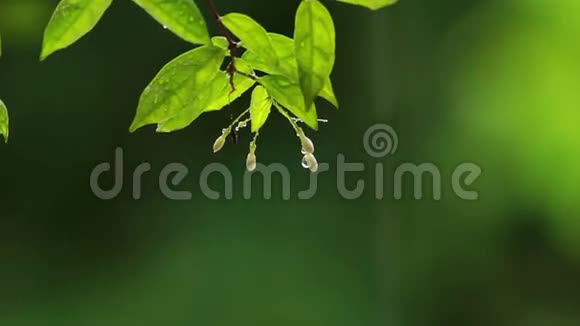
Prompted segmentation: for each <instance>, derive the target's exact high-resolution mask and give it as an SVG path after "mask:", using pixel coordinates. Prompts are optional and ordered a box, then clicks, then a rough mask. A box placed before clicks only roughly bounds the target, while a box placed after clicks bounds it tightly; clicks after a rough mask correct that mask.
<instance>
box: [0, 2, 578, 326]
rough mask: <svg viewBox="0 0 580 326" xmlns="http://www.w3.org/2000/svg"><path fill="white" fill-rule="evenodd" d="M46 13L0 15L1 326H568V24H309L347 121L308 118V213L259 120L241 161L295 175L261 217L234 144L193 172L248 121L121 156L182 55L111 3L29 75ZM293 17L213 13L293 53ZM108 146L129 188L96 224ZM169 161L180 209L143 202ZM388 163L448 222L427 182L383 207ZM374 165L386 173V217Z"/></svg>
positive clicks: (573, 200) (498, 15)
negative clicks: (317, 27) (320, 165)
mask: <svg viewBox="0 0 580 326" xmlns="http://www.w3.org/2000/svg"><path fill="white" fill-rule="evenodd" d="M57 2H58V1H56V0H50V1H48V0H3V1H2V2H1V3H0V31H1V32H2V36H3V43H4V51H3V52H4V54H3V58H2V60H1V61H0V97H1V98H2V99H3V101H4V102H5V103H6V104H7V105H8V107H9V109H10V115H11V139H10V142H9V143H8V144H7V145H0V159H1V160H0V180H1V183H0V184H1V187H0V204H1V209H0V216H1V218H0V325H6V326H13V325H59V326H63V325H67V326H68V325H71V326H72V325H112V326H114V325H132V324H138V325H160V324H162V323H164V324H166V325H253V326H258V325H316V326H321V325H333V326H336V325H339V326H343V325H344V326H346V325H349V326H350V325H353V326H354V325H356V326H361V325H365V326H366V325H377V326H380V325H389V326H390V325H393V326H398V325H405V326H407V325H409V326H414V325H417V326H425V325H513V326H518V325H522V326H529V325H533V326H535V325H538V326H544V325H559V326H567V325H579V324H580V310H579V309H578V308H579V307H580V294H579V293H580V201H579V194H580V186H579V184H580V170H579V169H578V168H579V166H580V164H579V163H580V130H579V128H578V124H579V123H580V45H579V44H580V43H579V42H578V40H579V36H580V19H579V13H580V2H578V1H576V0H552V1H543V0H508V1H506V0H485V1H483V0H473V1H463V0H447V1H428V0H421V1H419V0H416V1H412V0H401V1H400V3H398V4H397V5H395V6H393V7H389V8H387V9H384V10H382V11H380V12H370V11H367V10H365V9H362V8H357V7H352V6H348V5H345V4H340V3H334V2H331V1H327V5H328V7H329V8H330V10H331V11H332V12H333V14H334V16H335V23H336V25H337V33H338V49H337V53H338V54H337V55H338V58H337V66H336V69H335V72H334V75H333V77H334V83H335V88H336V91H337V94H338V96H339V99H340V100H341V105H342V106H341V109H340V110H339V111H336V110H333V109H332V108H331V107H330V106H329V105H326V104H321V105H320V112H321V114H320V115H321V116H323V117H325V118H328V119H329V120H330V123H328V124H324V125H323V127H322V128H321V130H320V132H318V133H316V134H314V133H310V134H311V135H312V138H313V139H314V141H315V144H316V145H317V157H318V158H319V160H320V161H324V162H329V163H331V167H332V168H331V172H330V173H326V174H323V175H321V176H320V189H319V191H318V194H317V195H316V197H315V198H314V199H312V200H307V201H300V200H298V199H296V193H297V192H298V191H299V190H302V189H304V188H306V185H307V184H308V178H309V176H308V174H307V173H306V172H305V170H304V169H302V168H301V167H300V164H299V162H300V154H299V153H298V152H297V144H296V138H295V137H294V136H293V134H292V132H291V130H290V128H289V126H288V125H287V124H286V123H285V122H284V120H283V118H281V117H280V116H279V115H277V114H273V115H272V118H271V120H270V121H269V123H268V125H267V126H266V128H265V129H264V131H263V133H262V137H261V142H260V148H259V153H258V154H259V156H258V158H259V160H260V161H261V162H263V163H274V162H282V163H286V164H287V165H288V166H289V167H291V171H292V200H290V201H284V200H282V198H281V194H280V192H281V191H280V190H276V188H275V190H274V196H273V199H271V200H264V199H261V193H262V192H261V188H260V187H255V189H254V196H253V199H251V200H243V197H242V191H241V178H242V175H243V172H244V160H245V154H246V151H247V147H246V145H245V144H246V143H247V142H249V140H250V139H249V137H250V136H249V135H248V133H247V131H246V132H245V133H242V144H241V145H238V146H234V145H228V146H227V147H226V148H225V149H224V150H223V151H222V152H220V153H219V154H217V155H213V154H211V145H212V143H213V141H214V140H215V138H216V136H217V135H219V132H220V130H221V128H222V127H224V126H226V125H227V124H228V121H229V117H230V113H231V112H239V111H240V110H242V109H243V108H245V106H246V105H247V102H248V99H247V98H246V99H245V100H242V101H240V102H237V103H236V104H235V105H233V106H232V107H231V108H229V109H227V110H224V111H222V112H217V113H212V114H208V115H206V116H204V117H202V118H201V119H200V120H198V121H196V122H195V123H194V124H193V125H192V126H190V127H189V128H187V129H186V130H184V131H181V132H177V133H173V134H166V135H158V134H155V133H154V131H153V129H152V128H148V129H145V130H141V131H138V132H137V133H135V134H132V135H131V134H129V133H128V126H129V124H130V122H131V119H132V117H133V115H134V112H135V109H136V106H137V101H138V98H139V95H140V93H141V91H142V90H143V88H144V87H145V86H146V85H147V83H148V82H149V81H150V80H151V79H152V78H153V77H154V75H155V74H156V72H157V71H158V70H159V69H160V68H161V67H162V66H163V65H164V64H165V63H166V62H168V61H169V60H170V59H172V58H173V57H175V56H177V55H178V54H180V53H182V52H184V51H186V50H188V49H189V48H190V46H189V45H188V44H187V43H185V42H182V41H181V40H179V39H178V38H177V37H175V36H174V35H172V34H171V33H170V32H169V31H166V30H164V29H163V28H162V27H161V26H159V25H158V24H157V23H156V22H155V21H153V20H152V19H151V18H149V17H148V16H147V15H146V14H145V13H144V12H143V11H141V10H140V9H139V8H138V7H137V6H135V5H134V4H132V3H131V2H130V1H114V4H113V6H112V7H111V8H110V10H109V11H108V12H107V14H106V16H105V17H104V19H103V21H102V22H101V23H100V24H99V25H98V26H97V27H96V29H95V30H94V31H93V32H92V33H90V34H89V35H88V36H87V37H85V38H83V40H82V41H81V42H79V43H78V44H76V45H75V46H73V47H72V48H70V49H68V50H66V51H63V52H59V53H58V54H57V55H54V56H53V57H51V58H49V59H48V60H47V61H46V62H43V63H40V62H39V61H38V55H39V53H40V45H41V40H42V31H43V28H44V26H45V24H46V23H47V22H48V19H49V17H50V14H51V11H52V10H53V9H54V8H55V6H56V4H57ZM298 2H299V1H298V0H292V1H288V0H285V1H276V2H273V1H260V0H254V1H234V0H217V1H216V4H217V5H218V6H219V7H220V10H221V11H222V12H223V13H226V12H231V11H239V12H244V13H248V14H250V15H251V16H253V17H254V18H256V19H257V20H258V21H260V22H262V23H263V25H265V26H266V27H267V28H268V29H269V30H271V31H276V32H281V33H284V34H286V35H291V33H292V28H293V15H294V12H295V9H296V7H297V4H298ZM199 3H200V6H201V7H202V8H203V9H204V13H205V14H206V17H208V18H209V17H210V16H209V13H208V12H207V8H206V7H205V6H204V3H203V1H201V2H199ZM208 24H209V25H210V26H211V28H212V29H213V31H216V29H215V28H214V26H213V24H212V23H211V21H209V22H208ZM376 123H387V124H389V125H391V126H392V127H393V128H394V129H395V130H396V131H397V133H398V136H399V139H400V143H399V150H398V151H397V152H396V154H394V155H391V156H388V157H387V158H385V159H382V160H376V159H373V158H371V157H370V156H368V155H367V154H366V153H365V151H364V148H363V145H362V136H363V134H364V132H365V130H366V129H367V128H368V127H370V126H372V125H374V124H376ZM116 147H122V148H123V149H124V151H125V181H126V183H125V185H126V187H125V188H124V189H123V192H122V193H121V194H120V195H119V196H118V197H117V198H116V199H114V200H111V201H101V200H99V199H97V198H96V197H95V196H94V195H93V194H92V192H91V189H90V187H89V175H90V172H91V170H92V169H93V167H94V166H95V165H96V164H98V163H100V162H103V161H109V162H110V161H112V160H113V158H114V150H115V148H116ZM338 153H343V154H344V155H346V157H347V160H348V161H351V162H355V161H356V162H366V164H367V170H366V171H365V172H364V173H360V174H351V175H349V178H348V184H349V187H354V185H355V182H356V180H357V179H364V180H365V181H366V182H367V191H366V192H365V195H364V197H363V198H360V199H357V200H352V201H349V200H346V199H342V198H341V196H340V195H339V193H338V192H337V190H336V171H335V169H334V167H335V165H336V161H335V160H336V156H337V154H338ZM142 162H149V163H151V164H152V166H153V172H152V173H150V174H147V175H146V177H145V179H144V190H143V198H142V199H141V200H138V201H136V200H133V199H132V198H131V192H132V189H130V187H128V186H127V185H128V184H130V182H129V181H130V178H131V171H132V169H134V168H135V167H136V166H137V165H138V164H139V163H142ZM171 162H180V163H183V164H185V165H187V166H188V168H189V170H190V174H189V176H188V177H187V179H186V181H185V182H184V183H183V184H181V185H180V186H179V188H180V189H182V190H190V191H192V192H193V199H192V200H190V201H183V202H177V201H170V200H167V199H165V197H163V195H162V194H161V193H160V191H159V189H158V188H159V186H158V176H159V172H160V170H161V169H162V168H163V167H164V166H165V165H166V164H167V163H171ZM211 162H220V163H223V164H226V165H227V166H228V167H230V170H231V171H232V172H233V173H234V178H235V180H236V183H235V185H234V186H235V187H237V188H236V189H235V192H234V200H230V201H228V200H218V201H212V200H209V199H207V198H205V197H204V196H203V194H202V193H201V192H200V191H199V184H198V176H199V173H200V172H201V170H202V169H203V167H204V166H206V165H207V164H208V163H211ZM333 162H334V163H333ZM404 162H414V163H422V162H432V163H435V164H436V165H437V166H438V167H439V168H440V170H441V171H442V174H443V181H444V182H443V185H444V189H443V195H444V196H443V199H442V200H440V201H435V200H431V199H428V198H431V196H430V190H429V189H430V185H429V184H428V183H426V184H425V185H424V188H425V192H426V194H427V196H426V197H427V198H426V199H422V200H414V199H413V196H412V189H411V188H410V186H409V187H406V191H405V196H404V199H403V200H394V199H393V196H392V189H390V187H391V186H392V176H393V173H394V172H393V171H394V169H395V168H396V167H397V166H398V165H400V164H402V163H404ZM462 162H475V163H477V164H478V165H480V166H481V167H482V169H483V174H482V176H481V177H480V178H479V180H478V181H477V182H476V183H475V184H474V185H473V186H472V187H471V188H473V189H476V190H478V191H479V193H480V198H479V199H478V200H476V201H463V200H461V199H459V198H457V197H455V196H454V194H453V192H452V190H451V183H450V180H451V173H452V172H453V169H454V168H455V167H456V166H457V165H458V164H459V163H462ZM375 163H383V164H384V165H385V178H386V179H385V187H386V188H387V189H386V196H385V199H383V200H380V201H379V200H376V199H374V192H373V191H372V189H374V181H373V180H374V175H375V174H374V171H373V169H374V168H373V167H374V165H375ZM109 181H111V182H112V177H111V178H110V180H109ZM106 182H107V180H104V181H103V183H104V184H105V183H106ZM212 184H213V185H214V186H216V187H218V188H219V187H220V180H219V178H215V180H214V179H212Z"/></svg>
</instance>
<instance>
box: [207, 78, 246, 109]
mask: <svg viewBox="0 0 580 326" xmlns="http://www.w3.org/2000/svg"><path fill="white" fill-rule="evenodd" d="M255 83H256V81H254V80H253V79H251V78H248V77H246V76H244V75H240V74H235V76H234V85H235V87H236V90H235V91H233V92H232V88H231V85H230V77H229V75H228V74H227V73H225V72H220V73H218V74H217V75H216V77H215V78H214V80H213V81H212V84H211V85H210V87H208V92H209V93H210V96H209V101H208V103H207V104H206V105H205V110H204V111H206V112H209V111H217V110H221V109H223V108H224V107H225V106H227V105H229V104H230V103H232V102H233V101H235V100H237V99H238V98H239V97H240V96H242V95H243V94H244V93H245V92H247V91H248V90H249V89H250V88H252V86H254V84H255Z"/></svg>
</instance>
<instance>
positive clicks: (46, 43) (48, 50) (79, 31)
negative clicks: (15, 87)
mask: <svg viewBox="0 0 580 326" xmlns="http://www.w3.org/2000/svg"><path fill="white" fill-rule="evenodd" d="M111 2H112V0H62V1H61V2H60V3H59V4H58V6H57V8H56V10H55V11H54V14H53V15H52V18H51V19H50V21H49V23H48V26H47V27H46V30H45V31H44V40H43V44H42V52H41V54H40V59H41V60H44V59H46V58H47V57H48V56H49V55H51V54H53V53H54V52H56V51H58V50H61V49H64V48H66V47H68V46H70V45H71V44H73V43H75V42H76V41H78V40H79V39H80V38H81V37H83V36H84V35H85V34H87V33H88V32H90V31H91V30H92V29H93V28H94V27H95V25H97V23H98V22H99V20H100V19H101V17H102V16H103V14H104V13H105V11H106V10H107V8H109V6H110V5H111Z"/></svg>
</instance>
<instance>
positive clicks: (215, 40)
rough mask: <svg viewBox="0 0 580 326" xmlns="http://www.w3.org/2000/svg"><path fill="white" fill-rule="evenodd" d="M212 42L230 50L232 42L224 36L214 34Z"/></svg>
mask: <svg viewBox="0 0 580 326" xmlns="http://www.w3.org/2000/svg"><path fill="white" fill-rule="evenodd" d="M211 44H213V45H214V46H217V47H218V48H220V49H224V50H228V48H229V46H230V43H229V42H228V39H227V38H225V37H223V36H214V37H212V38H211Z"/></svg>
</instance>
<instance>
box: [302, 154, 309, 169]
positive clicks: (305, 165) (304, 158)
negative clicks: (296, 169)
mask: <svg viewBox="0 0 580 326" xmlns="http://www.w3.org/2000/svg"><path fill="white" fill-rule="evenodd" d="M302 167H303V168H305V169H308V161H306V156H304V157H303V158H302Z"/></svg>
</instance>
